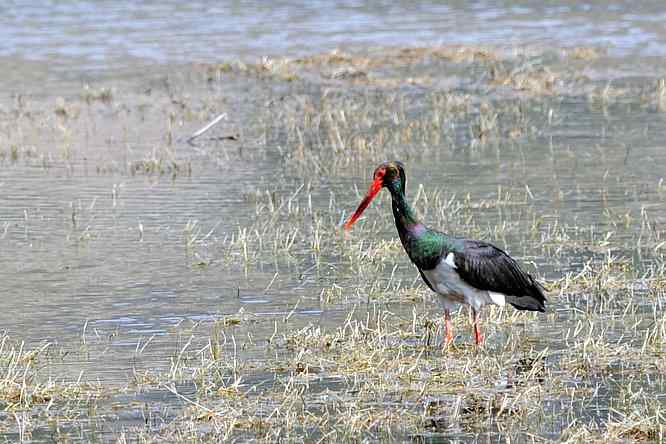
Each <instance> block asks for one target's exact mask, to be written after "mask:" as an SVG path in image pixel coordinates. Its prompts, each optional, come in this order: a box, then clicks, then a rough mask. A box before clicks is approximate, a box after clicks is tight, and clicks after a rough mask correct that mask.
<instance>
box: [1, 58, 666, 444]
mask: <svg viewBox="0 0 666 444" xmlns="http://www.w3.org/2000/svg"><path fill="white" fill-rule="evenodd" d="M606 59H607V55H606V54H604V52H603V51H601V50H599V49H597V48H570V49H563V50H560V51H552V50H551V51H538V50H536V49H532V48H522V49H516V48H510V49H507V48H504V49H500V48H492V47H472V46H469V47H468V46H451V47H448V46H442V47H433V48H398V49H387V50H372V51H367V52H365V53H362V54H361V53H359V54H356V53H345V52H342V51H334V52H331V53H325V54H315V55H311V56H309V57H303V58H297V59H288V58H265V59H262V60H261V61H260V62H259V63H257V64H248V63H242V62H233V63H226V62H225V63H222V64H216V65H195V66H192V67H189V68H187V69H183V70H182V71H178V72H175V73H169V74H168V75H165V76H164V78H163V79H162V80H161V81H159V82H157V81H156V82H154V84H153V83H151V84H150V85H148V86H146V85H140V87H139V86H137V85H132V86H126V87H120V86H114V87H113V88H111V87H106V86H102V87H89V86H86V87H85V88H84V89H83V90H82V91H80V92H79V93H77V94H74V95H72V96H71V97H70V96H68V97H64V98H60V99H58V100H55V101H52V102H48V103H44V102H40V101H38V100H32V99H27V98H25V97H18V98H17V99H16V100H15V101H14V103H12V104H10V105H8V106H7V107H4V108H2V109H1V110H0V112H1V113H2V119H1V120H0V133H1V134H2V135H3V141H2V142H1V144H0V167H1V168H2V169H3V170H5V171H6V172H7V174H8V176H3V178H2V180H0V190H1V191H7V190H12V188H11V184H9V185H8V183H9V182H11V181H12V178H18V177H20V176H21V174H25V175H26V176H30V177H33V176H34V175H39V174H41V175H42V176H41V177H42V180H47V179H49V178H53V177H65V178H66V179H67V180H68V181H72V182H74V185H73V186H72V188H66V187H64V186H63V189H64V190H65V191H62V190H56V191H57V192H59V193H61V194H58V195H57V196H58V197H57V198H56V199H54V200H55V202H56V203H55V204H53V205H54V207H55V208H56V209H55V210H54V213H48V212H47V209H48V208H50V207H48V205H46V204H43V206H44V207H45V208H47V209H41V208H32V207H30V208H27V209H22V211H21V212H13V213H11V212H10V213H9V215H8V216H1V217H7V220H4V219H0V242H2V243H3V244H2V249H3V250H4V251H9V250H12V249H13V251H18V252H20V253H19V259H20V260H25V261H26V262H29V261H31V260H33V261H34V262H36V263H40V264H42V263H44V264H46V265H44V267H51V268H52V269H56V270H55V271H53V270H52V269H49V270H47V271H46V272H44V271H42V270H40V269H36V270H31V272H32V273H34V274H35V275H38V276H41V275H40V274H39V273H47V274H48V273H60V274H63V273H64V274H66V275H67V279H70V280H75V279H79V280H77V282H79V283H81V287H83V288H88V287H90V288H93V289H94V290H91V293H93V296H94V297H95V298H94V302H90V301H89V300H87V299H86V298H81V299H79V301H80V304H79V306H77V307H72V313H71V314H70V313H68V314H67V317H66V318H67V320H66V321H63V323H61V324H57V326H56V329H55V330H49V331H48V333H44V332H43V331H41V330H36V331H37V332H39V334H33V335H32V336H30V335H29V336H28V337H26V338H22V337H21V334H22V332H21V330H20V329H19V328H12V325H11V324H9V325H8V326H7V330H8V331H9V332H8V333H7V334H5V335H4V336H2V338H0V365H1V367H0V374H1V375H2V379H0V402H2V406H3V410H4V414H3V415H2V416H0V424H2V433H3V434H4V436H5V438H6V439H7V440H17V439H20V440H28V439H33V440H35V441H40V440H52V439H61V440H77V439H80V440H92V439H99V438H100V437H101V438H103V439H105V440H107V439H112V440H116V441H118V442H137V441H138V442H163V441H165V440H168V441H181V442H185V441H187V442H192V441H209V442H218V441H220V440H235V441H241V440H260V441H296V442H300V441H318V442H345V441H347V442H357V441H362V440H370V441H375V440H384V441H390V440H412V441H418V442H422V441H430V440H436V439H441V438H443V439H449V440H460V441H474V440H481V439H484V440H486V439H488V440H498V439H503V440H507V441H509V440H511V441H515V440H519V441H528V440H529V441H532V440H534V441H541V440H544V441H551V440H552V441H565V442H581V441H593V442H597V441H598V442H608V441H664V440H666V426H665V425H664V424H666V411H665V408H666V401H665V398H664V393H665V392H666V381H665V380H664V375H666V348H665V347H666V345H665V344H666V342H665V341H666V316H665V315H664V307H665V305H666V261H665V260H664V253H665V252H666V244H665V242H666V239H665V236H666V232H665V230H664V217H665V216H666V212H665V211H666V210H665V209H664V207H663V203H662V202H663V197H664V190H663V188H664V187H663V168H662V166H663V162H664V159H665V158H664V156H663V153H662V151H663V150H662V145H663V140H666V139H664V137H663V136H665V135H666V134H664V133H665V131H663V130H662V129H661V128H662V127H663V125H661V126H660V125H659V123H660V122H661V121H663V115H661V113H662V111H663V108H664V107H663V102H664V95H665V94H664V92H663V90H664V81H663V79H651V80H650V81H649V82H645V81H640V82H632V81H631V79H624V78H618V79H604V81H598V80H592V79H591V78H590V77H589V76H590V75H591V74H590V73H593V72H595V71H594V70H595V69H599V68H598V67H599V66H604V65H603V63H607V60H606ZM137 91H138V92H137ZM222 113H226V116H225V117H226V118H221V117H220V116H222ZM215 116H218V117H217V118H216V117H215ZM227 116H228V117H227ZM214 118H215V119H216V120H217V121H218V122H219V123H216V124H215V126H214V127H211V129H210V131H208V130H206V132H204V133H201V135H200V136H197V137H196V139H195V138H192V137H189V136H190V135H191V134H193V133H194V132H195V131H196V130H197V129H199V128H202V126H203V125H205V124H206V123H208V122H212V121H215V119H214ZM188 137H189V138H188ZM660 144H661V145H660ZM386 159H401V160H403V161H405V162H406V163H408V164H409V165H410V171H411V170H413V171H415V172H416V173H415V174H413V175H411V176H410V181H409V183H408V184H407V187H408V198H409V199H410V200H411V202H412V203H413V205H414V207H415V209H416V210H417V211H418V212H419V214H420V215H421V216H422V218H423V219H424V221H425V222H427V223H428V224H429V225H431V226H433V227H438V228H441V229H444V230H446V231H448V232H451V233H455V234H464V235H465V236H468V237H474V238H480V239H487V240H492V241H493V242H494V243H496V244H497V245H498V246H501V247H503V248H506V249H507V250H509V251H510V252H511V254H512V255H513V256H515V257H516V258H518V259H520V260H521V261H522V262H523V263H524V264H525V265H526V267H527V268H529V269H530V270H531V272H532V273H534V274H535V275H536V276H538V277H539V279H540V280H542V281H543V282H544V285H545V287H546V289H547V290H548V298H549V309H548V311H547V313H546V314H544V315H537V314H534V313H524V312H517V311H514V310H512V309H510V308H506V309H498V308H491V309H488V310H486V313H485V314H484V321H483V322H484V330H485V331H486V333H487V343H486V345H485V346H483V347H480V348H477V347H475V346H473V344H472V341H471V327H470V325H469V319H468V315H467V313H466V312H465V311H464V310H463V311H462V312H461V313H459V314H458V315H457V316H456V317H454V323H455V331H457V332H459V333H460V334H459V336H458V337H457V338H456V340H455V343H454V344H453V346H452V347H450V348H449V349H447V350H446V351H442V349H441V346H440V343H441V340H442V337H441V319H440V318H441V313H439V312H438V307H437V304H436V303H434V301H433V299H432V295H431V293H430V290H429V289H428V288H427V287H425V285H424V284H423V283H422V282H421V280H420V277H419V275H418V273H417V272H416V270H415V269H413V268H412V267H411V266H410V265H409V262H408V260H407V259H406V258H405V257H404V253H403V251H402V247H401V245H400V243H399V241H398V240H397V238H396V235H395V233H394V228H393V226H392V220H391V214H390V211H387V208H386V207H387V201H386V200H385V199H386V197H384V199H380V200H381V202H379V200H378V202H376V203H375V204H374V206H373V207H372V208H369V209H368V210H367V212H366V217H365V219H364V220H363V221H361V222H359V224H358V229H355V230H354V231H353V232H352V233H347V234H343V233H342V232H341V230H340V225H341V223H342V221H343V220H344V219H345V216H347V215H348V214H349V211H351V210H352V209H353V206H354V204H355V203H356V201H357V198H358V195H359V194H361V193H363V192H364V191H365V187H366V186H367V185H368V180H369V173H370V171H371V168H372V166H374V165H375V164H376V163H377V162H378V161H379V160H386ZM17 180H18V179H17ZM78 180H80V181H78ZM81 188H85V189H86V190H88V191H87V192H86V193H83V192H82V191H81ZM224 193H226V195H224V196H222V197H221V198H220V197H218V195H220V194H224ZM222 198H224V199H228V200H226V201H223V200H220V199H222ZM49 204H51V203H49ZM11 208H12V211H13V209H14V207H11ZM52 214H55V216H53V215H52ZM45 233H48V236H47V235H46V234H45ZM49 239H57V244H55V246H54V244H50V243H49V242H52V241H49ZM44 245H46V246H49V247H50V249H51V250H49V248H44V251H37V250H38V249H39V248H43V246H44ZM56 247H57V248H56ZM33 251H36V252H34V253H33ZM49 251H59V252H60V251H62V252H63V253H62V257H58V258H57V259H44V257H43V256H41V255H46V254H54V253H49ZM81 257H83V258H84V260H83V261H80V258H81ZM35 258H37V259H39V260H35ZM49 260H51V261H53V263H56V264H57V265H55V266H54V265H51V264H52V262H49ZM80 262H84V263H91V264H92V265H90V266H91V267H95V268H93V272H88V271H86V269H85V268H84V267H83V266H82V265H81V264H80ZM119 274H120V275H121V277H122V279H124V280H122V279H120V278H118V275H119ZM90 275H94V276H92V277H91V276H90ZM48 276H50V277H52V275H51V274H48ZM22 278H23V279H26V278H25V275H23V277H22ZM14 282H15V281H14ZM63 287H64V288H65V289H66V291H65V292H63V293H59V292H58V291H56V293H55V296H52V297H54V298H58V297H62V300H67V299H68V298H69V297H71V296H72V294H73V293H75V292H76V291H79V292H80V291H81V290H80V288H71V287H69V286H67V285H65V284H63ZM94 292H96V293H94ZM105 294H106V295H110V296H111V298H110V300H108V301H107V300H106V299H104V298H103V295H105ZM40 297H41V296H40ZM45 298H46V296H45ZM162 298H163V299H162ZM163 301H166V302H163ZM37 303H43V301H42V300H41V299H39V300H38V302H35V303H34V304H37ZM63 303H65V302H63ZM86 304H88V306H94V309H93V310H89V311H84V309H83V308H81V305H84V306H86ZM123 304H126V305H123ZM35 307H36V305H31V306H30V307H29V309H30V310H36V308H35ZM26 310H28V308H26ZM104 310H107V311H112V312H113V313H120V314H119V315H118V316H117V317H118V318H122V319H129V321H126V323H125V324H123V322H121V321H118V320H117V319H111V321H114V322H109V320H107V319H106V318H104V316H106V314H105V313H102V312H101V311H104ZM154 318H157V320H154ZM116 321H117V322H116ZM65 322H66V323H65ZM151 322H153V323H152V324H151ZM146 325H148V327H147V328H145V329H143V330H142V328H144V327H145V326H146ZM65 326H66V327H67V328H65ZM72 326H75V328H72ZM30 328H38V327H30ZM66 331H67V332H70V333H66ZM71 331H75V333H71ZM26 334H28V333H26ZM40 334H41V335H40ZM67 334H69V336H66V335H67ZM63 335H65V337H66V338H67V339H58V340H56V339H54V337H55V338H61V337H62V336H63ZM35 337H39V338H40V340H39V341H37V340H35V339H34V338H35ZM44 337H46V338H47V339H43V338H44ZM23 340H25V341H26V343H27V344H24V343H23V342H22V341H23ZM40 341H41V342H40ZM104 365H108V366H109V367H111V370H109V373H104V372H100V367H103V366H104ZM109 375H112V376H109Z"/></svg>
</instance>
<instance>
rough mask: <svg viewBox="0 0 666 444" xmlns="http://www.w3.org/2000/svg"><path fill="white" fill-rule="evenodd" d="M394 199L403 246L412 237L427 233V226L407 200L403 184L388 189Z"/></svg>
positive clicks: (395, 215)
mask: <svg viewBox="0 0 666 444" xmlns="http://www.w3.org/2000/svg"><path fill="white" fill-rule="evenodd" d="M388 188H389V191H390V192H391V197H392V198H393V199H392V200H393V218H394V219H395V226H396V228H397V229H398V234H399V235H400V240H402V243H403V245H404V244H405V241H406V239H407V238H408V237H410V236H419V235H420V234H422V233H423V232H425V231H426V228H425V226H424V225H423V224H422V223H421V222H420V221H419V219H418V218H417V217H416V213H415V212H414V210H413V209H412V207H411V205H409V203H408V202H407V199H406V198H405V190H404V189H403V187H402V186H401V184H399V183H398V184H396V185H394V186H391V187H388Z"/></svg>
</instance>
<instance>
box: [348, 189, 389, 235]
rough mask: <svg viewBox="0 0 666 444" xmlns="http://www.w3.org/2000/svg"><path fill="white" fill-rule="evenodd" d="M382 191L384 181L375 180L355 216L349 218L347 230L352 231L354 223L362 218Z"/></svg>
mask: <svg viewBox="0 0 666 444" xmlns="http://www.w3.org/2000/svg"><path fill="white" fill-rule="evenodd" d="M381 189H382V179H375V180H373V181H372V185H370V188H369V189H368V192H367V194H366V195H365V197H364V198H363V200H362V201H361V203H360V204H358V208H356V211H354V214H352V216H351V217H350V218H349V220H348V221H347V223H346V224H345V230H349V229H351V227H352V225H354V222H356V219H358V218H359V217H361V214H363V211H365V209H366V208H367V207H368V205H370V202H371V201H372V199H374V197H375V196H376V195H377V193H379V191H380V190H381Z"/></svg>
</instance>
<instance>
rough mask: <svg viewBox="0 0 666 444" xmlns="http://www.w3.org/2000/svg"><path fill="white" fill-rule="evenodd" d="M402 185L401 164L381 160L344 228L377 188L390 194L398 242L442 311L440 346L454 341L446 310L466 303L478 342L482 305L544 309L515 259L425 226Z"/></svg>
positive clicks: (533, 281)
mask: <svg viewBox="0 0 666 444" xmlns="http://www.w3.org/2000/svg"><path fill="white" fill-rule="evenodd" d="M406 184H407V178H406V176H405V167H404V165H403V164H402V163H401V162H399V161H392V162H384V163H382V164H380V165H379V166H378V167H377V168H376V169H375V171H374V173H373V178H372V183H371V184H370V188H369V189H368V192H367V193H366V195H365V197H364V198H363V200H362V201H361V202H360V203H359V205H358V207H357V208H356V211H354V213H353V214H352V215H351V217H350V218H349V219H348V220H347V222H346V223H345V224H344V229H345V231H347V230H350V229H351V228H352V225H354V223H355V222H356V221H357V220H358V218H359V217H360V216H361V214H362V213H363V211H365V209H366V208H367V207H368V205H370V202H371V201H372V199H374V197H375V196H376V195H377V194H378V193H379V192H380V191H381V189H382V188H386V189H387V190H388V191H389V192H390V193H391V199H392V208H393V217H394V219H395V226H396V228H397V229H398V235H399V236H400V241H401V242H402V245H403V247H404V249H405V251H406V252H407V255H408V256H409V259H410V260H411V262H412V263H413V264H414V265H415V266H416V268H417V269H418V271H419V273H420V274H421V277H422V278H423V280H424V281H425V283H426V284H427V285H428V287H430V289H431V290H432V291H433V292H435V293H436V294H437V299H438V301H439V303H440V305H441V306H442V307H443V309H444V329H445V332H444V333H445V336H444V339H443V346H444V347H447V346H448V345H450V344H451V343H452V342H453V328H452V325H451V312H452V311H454V310H455V309H457V308H458V307H459V306H460V305H468V306H470V307H471V314H472V323H473V326H474V339H475V342H476V344H477V346H478V345H481V344H482V343H483V336H482V335H481V331H480V329H479V323H480V311H481V308H482V307H483V306H485V305H497V306H504V305H505V304H507V303H508V304H510V305H512V306H513V307H515V308H516V309H518V310H530V311H538V312H545V309H546V298H545V296H544V293H543V291H544V288H543V286H542V285H541V284H540V283H539V282H537V280H536V279H534V277H532V276H531V275H530V274H529V273H527V272H526V271H524V270H523V269H522V268H521V267H520V265H519V264H518V262H516V260H515V259H513V258H512V257H511V256H509V255H508V254H507V253H506V252H505V251H503V250H502V249H501V248H498V247H496V246H495V245H493V244H491V243H488V242H484V241H480V240H472V239H466V238H464V237H459V236H452V235H449V234H446V233H444V232H441V231H437V230H434V229H431V228H428V227H427V226H425V225H424V224H423V223H422V222H421V221H420V220H419V218H418V217H417V215H416V213H415V211H414V210H413V209H412V207H411V206H410V204H409V203H408V202H407V199H406V198H405V189H406Z"/></svg>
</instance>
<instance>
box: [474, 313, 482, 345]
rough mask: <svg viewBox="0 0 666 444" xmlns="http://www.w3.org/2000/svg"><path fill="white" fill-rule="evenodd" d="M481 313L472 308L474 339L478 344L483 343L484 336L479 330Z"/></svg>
mask: <svg viewBox="0 0 666 444" xmlns="http://www.w3.org/2000/svg"><path fill="white" fill-rule="evenodd" d="M479 315H480V313H479V312H478V311H476V310H475V309H474V308H472V316H473V320H472V322H473V323H474V340H475V341H476V345H481V344H483V336H481V332H480V331H479Z"/></svg>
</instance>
